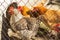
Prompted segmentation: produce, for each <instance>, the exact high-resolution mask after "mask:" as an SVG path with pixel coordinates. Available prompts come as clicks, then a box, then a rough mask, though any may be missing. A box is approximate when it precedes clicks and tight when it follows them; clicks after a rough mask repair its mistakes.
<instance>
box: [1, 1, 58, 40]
mask: <svg viewBox="0 0 60 40" xmlns="http://www.w3.org/2000/svg"><path fill="white" fill-rule="evenodd" d="M13 2H17V4H18V5H20V6H27V7H28V8H30V9H32V8H33V7H34V6H36V5H37V4H38V3H40V2H41V0H0V36H1V37H2V38H1V37H0V39H2V40H20V39H19V38H15V37H13V38H10V37H9V36H8V28H10V25H9V24H7V23H9V22H8V21H6V19H5V17H6V10H7V8H8V6H9V5H10V4H11V3H13ZM47 8H48V9H54V10H58V9H59V8H56V7H55V6H52V5H50V6H48V7H47ZM48 12H49V11H48ZM3 14H4V15H3ZM2 16H4V17H2ZM53 16H54V14H52V15H51V16H50V18H51V17H53ZM17 19H19V18H17ZM47 20H49V17H48V19H47ZM10 34H11V33H10ZM12 35H13V34H12ZM14 35H15V34H14ZM47 40H48V39H47Z"/></svg>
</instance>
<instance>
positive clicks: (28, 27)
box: [12, 17, 40, 40]
mask: <svg viewBox="0 0 60 40" xmlns="http://www.w3.org/2000/svg"><path fill="white" fill-rule="evenodd" d="M39 23H40V22H39V21H38V20H37V19H36V18H32V17H31V18H22V19H20V20H19V21H18V22H16V23H15V24H14V25H13V26H12V28H13V30H15V31H16V32H17V34H18V36H19V37H20V38H21V37H22V38H24V37H26V38H28V39H31V38H32V37H35V35H36V34H37V31H38V28H39ZM12 36H13V35H12ZM28 39H27V40H28Z"/></svg>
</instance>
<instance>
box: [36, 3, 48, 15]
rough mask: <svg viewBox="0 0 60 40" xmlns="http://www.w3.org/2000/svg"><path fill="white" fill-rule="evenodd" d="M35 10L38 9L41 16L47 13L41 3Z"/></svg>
mask: <svg viewBox="0 0 60 40" xmlns="http://www.w3.org/2000/svg"><path fill="white" fill-rule="evenodd" d="M36 8H38V9H39V10H40V13H41V14H44V13H45V12H46V11H47V8H45V7H44V4H43V3H40V4H38V5H37V6H36Z"/></svg>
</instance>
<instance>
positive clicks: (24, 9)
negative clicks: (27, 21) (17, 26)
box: [22, 6, 30, 17]
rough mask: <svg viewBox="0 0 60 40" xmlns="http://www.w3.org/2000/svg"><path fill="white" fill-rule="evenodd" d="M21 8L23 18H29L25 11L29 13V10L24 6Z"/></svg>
mask: <svg viewBox="0 0 60 40" xmlns="http://www.w3.org/2000/svg"><path fill="white" fill-rule="evenodd" d="M22 8H23V11H22V14H23V16H25V17H30V16H29V15H28V14H27V11H29V10H30V9H29V8H28V7H26V6H22Z"/></svg>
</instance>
